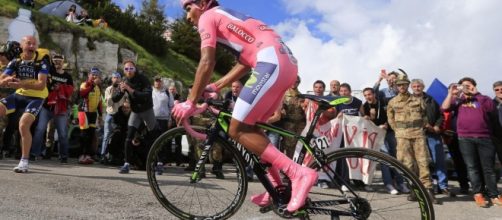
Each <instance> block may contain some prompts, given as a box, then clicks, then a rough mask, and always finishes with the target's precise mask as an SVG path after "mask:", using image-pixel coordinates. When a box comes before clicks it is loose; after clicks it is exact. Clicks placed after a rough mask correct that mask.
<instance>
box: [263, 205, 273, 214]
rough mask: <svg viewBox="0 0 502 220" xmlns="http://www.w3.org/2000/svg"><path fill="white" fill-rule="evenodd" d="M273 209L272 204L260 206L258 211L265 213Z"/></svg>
mask: <svg viewBox="0 0 502 220" xmlns="http://www.w3.org/2000/svg"><path fill="white" fill-rule="evenodd" d="M273 209H274V207H273V206H272V205H268V206H264V207H261V208H260V212H261V213H267V212H270V211H272V210H273Z"/></svg>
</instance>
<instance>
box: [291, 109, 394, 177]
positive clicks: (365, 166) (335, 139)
mask: <svg viewBox="0 0 502 220" xmlns="http://www.w3.org/2000/svg"><path fill="white" fill-rule="evenodd" d="M316 110H317V105H316V104H315V103H312V102H309V104H308V105H307V108H306V111H305V114H306V120H307V123H306V127H305V129H303V131H302V135H303V136H305V135H306V134H307V131H308V129H309V127H310V125H311V124H312V119H313V118H314V113H315V111H316ZM385 133H386V131H385V130H383V129H381V128H379V127H378V126H376V125H375V124H373V122H371V121H369V120H367V119H364V118H362V117H357V116H346V115H344V116H343V120H340V119H338V118H335V119H333V120H331V121H329V122H328V123H325V124H322V125H320V124H319V123H318V124H317V125H316V127H315V129H314V139H313V140H312V143H311V146H318V147H320V148H321V149H323V151H324V153H326V154H328V153H331V152H333V151H335V150H337V149H339V148H340V144H341V142H342V139H343V140H344V143H345V147H363V148H368V149H373V150H377V151H378V150H379V149H380V146H382V145H383V144H384V140H385ZM342 135H344V136H345V137H344V138H342ZM302 148H303V146H302V144H301V143H300V142H298V143H297V144H296V151H295V154H294V156H293V160H294V161H297V159H298V156H299V154H300V151H301V150H302ZM311 160H312V158H311V155H310V154H307V155H306V156H305V159H304V160H303V164H304V165H306V164H308V163H309V162H310V161H311ZM347 164H348V167H349V171H350V172H349V177H350V179H357V180H362V181H363V182H364V183H366V184H369V183H371V181H372V179H373V173H374V171H375V167H376V164H375V163H374V162H371V161H368V160H366V159H352V160H347ZM329 166H330V167H331V168H332V169H333V170H335V168H336V162H333V163H331V164H330V165H329ZM319 179H320V180H328V179H329V178H328V177H327V175H326V174H325V173H324V172H322V171H321V172H319Z"/></svg>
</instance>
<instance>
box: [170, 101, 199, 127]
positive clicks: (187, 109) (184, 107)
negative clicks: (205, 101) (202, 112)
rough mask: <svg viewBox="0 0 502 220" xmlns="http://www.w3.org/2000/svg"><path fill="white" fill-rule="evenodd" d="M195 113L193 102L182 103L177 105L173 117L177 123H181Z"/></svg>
mask: <svg viewBox="0 0 502 220" xmlns="http://www.w3.org/2000/svg"><path fill="white" fill-rule="evenodd" d="M194 111H195V105H194V104H193V102H192V101H190V100H187V101H185V102H182V103H176V104H175V105H174V108H173V116H174V118H176V121H177V122H180V121H182V120H184V119H186V118H188V117H190V116H192V114H193V112H194Z"/></svg>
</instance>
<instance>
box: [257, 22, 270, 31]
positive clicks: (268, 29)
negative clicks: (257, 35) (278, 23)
mask: <svg viewBox="0 0 502 220" xmlns="http://www.w3.org/2000/svg"><path fill="white" fill-rule="evenodd" d="M258 29H259V30H260V31H272V28H269V27H268V26H267V25H264V24H263V25H260V26H258Z"/></svg>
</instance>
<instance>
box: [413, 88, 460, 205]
mask: <svg viewBox="0 0 502 220" xmlns="http://www.w3.org/2000/svg"><path fill="white" fill-rule="evenodd" d="M424 88H425V85H424V81H422V80H421V79H413V80H411V89H412V90H413V95H414V96H416V97H419V98H422V99H423V100H424V102H425V113H426V115H427V124H426V125H425V136H426V138H427V145H428V147H429V153H430V155H431V159H432V163H433V164H434V166H433V169H432V172H434V173H435V174H436V176H437V187H438V192H439V193H443V194H445V195H447V196H448V197H455V193H453V192H451V191H450V190H449V189H448V173H447V171H446V164H445V154H444V148H443V142H442V141H441V135H440V134H441V128H440V127H441V125H442V124H443V121H444V117H443V114H442V113H441V109H440V107H439V104H438V103H437V102H436V101H435V100H434V98H432V96H430V95H428V94H427V93H425V92H424Z"/></svg>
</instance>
